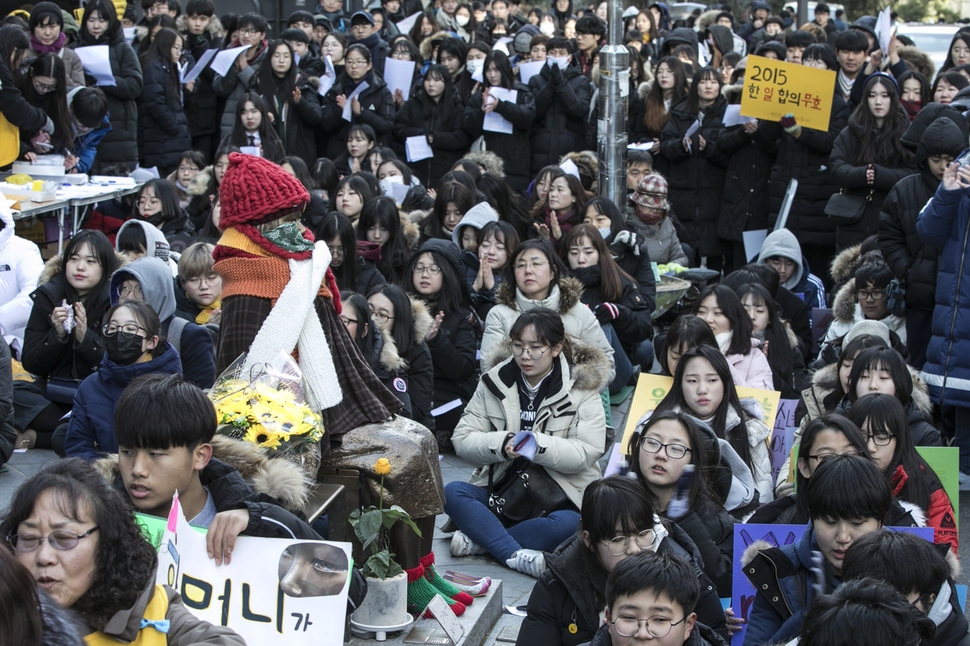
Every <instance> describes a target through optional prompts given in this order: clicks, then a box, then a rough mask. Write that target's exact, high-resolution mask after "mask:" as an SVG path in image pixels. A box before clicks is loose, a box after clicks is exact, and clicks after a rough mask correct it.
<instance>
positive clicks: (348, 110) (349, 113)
mask: <svg viewBox="0 0 970 646" xmlns="http://www.w3.org/2000/svg"><path fill="white" fill-rule="evenodd" d="M369 87H370V83H368V82H367V81H361V82H360V85H358V86H357V87H356V88H354V91H353V92H351V93H350V96H348V97H347V102H346V103H344V109H343V112H342V113H341V115H340V116H342V117H343V120H344V121H353V120H354V99H356V98H357V97H359V96H360V93H361V92H363V91H364V90H366V89H367V88H369Z"/></svg>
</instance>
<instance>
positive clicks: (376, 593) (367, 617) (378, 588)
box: [350, 458, 421, 626]
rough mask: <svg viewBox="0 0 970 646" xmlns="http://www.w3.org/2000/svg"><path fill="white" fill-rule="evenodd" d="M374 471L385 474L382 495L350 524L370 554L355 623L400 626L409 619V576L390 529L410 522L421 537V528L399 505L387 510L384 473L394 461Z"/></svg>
mask: <svg viewBox="0 0 970 646" xmlns="http://www.w3.org/2000/svg"><path fill="white" fill-rule="evenodd" d="M374 472H375V473H376V474H377V475H379V476H380V477H381V488H380V498H379V500H378V504H377V506H376V507H375V506H374V505H370V506H369V507H362V508H360V509H355V510H354V511H353V512H352V513H351V514H350V524H351V526H352V527H353V528H354V534H356V536H357V539H358V540H359V541H360V542H361V545H362V546H363V548H364V550H365V551H366V550H367V549H368V548H369V549H370V556H369V557H367V560H366V561H365V562H364V565H363V567H362V568H361V571H362V572H363V574H364V576H365V577H367V596H366V597H364V601H363V602H362V603H361V604H360V606H359V607H358V608H357V609H356V610H355V611H354V614H353V619H354V622H355V623H357V624H360V625H366V626H398V625H401V624H402V623H403V622H405V621H407V619H408V611H407V597H408V575H407V573H406V572H405V571H404V570H403V569H402V568H401V565H400V564H399V563H398V562H397V561H395V560H394V554H392V553H391V550H390V530H391V527H393V526H394V524H395V523H397V522H398V521H400V522H403V523H405V524H407V525H408V526H409V527H410V528H411V529H413V530H414V532H415V533H416V534H417V535H418V536H421V530H419V529H418V526H417V525H415V524H414V521H413V520H411V516H410V515H409V514H408V512H406V511H404V509H402V508H401V507H399V506H398V505H391V506H390V507H389V508H387V509H384V476H385V475H388V474H389V473H390V472H391V463H390V462H389V461H388V459H387V458H380V459H379V460H378V461H377V463H376V464H375V465H374Z"/></svg>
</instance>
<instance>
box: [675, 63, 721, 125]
mask: <svg viewBox="0 0 970 646" xmlns="http://www.w3.org/2000/svg"><path fill="white" fill-rule="evenodd" d="M711 79H714V80H715V81H717V91H718V95H717V97H716V98H715V99H714V101H715V102H717V101H721V100H723V97H722V96H721V94H720V92H721V88H722V87H724V79H723V78H722V77H721V73H720V72H718V71H717V68H714V67H710V66H708V67H702V68H701V69H699V70H697V71H696V72H694V77H693V78H692V79H691V82H690V90H688V92H687V98H685V99H684V100H683V102H682V103H681V106H682V107H684V108H685V109H686V111H687V112H688V113H689V114H697V113H698V112H699V111H700V109H701V99H700V97H699V96H698V95H697V86H698V85H700V84H701V81H709V80H711Z"/></svg>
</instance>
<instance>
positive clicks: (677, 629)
mask: <svg viewBox="0 0 970 646" xmlns="http://www.w3.org/2000/svg"><path fill="white" fill-rule="evenodd" d="M699 597H700V584H699V583H698V582H697V577H696V576H695V575H694V571H693V569H692V568H691V565H690V564H689V563H687V562H686V561H685V560H684V559H682V558H680V557H679V556H677V555H675V554H656V553H654V552H649V551H647V552H640V553H639V554H636V555H634V556H631V557H629V558H627V559H624V560H623V561H622V562H621V563H619V564H617V566H616V567H615V568H614V569H613V572H612V573H610V577H609V579H607V581H606V603H607V606H606V624H604V625H603V626H602V627H601V628H600V629H599V630H598V631H597V633H596V635H595V636H594V637H593V641H592V642H590V644H591V646H630V645H633V644H639V643H642V642H644V641H649V643H651V644H657V645H658V646H681V645H682V644H690V646H702V645H713V646H719V645H721V644H724V640H723V639H722V638H721V636H720V635H718V634H717V633H716V632H714V630H712V629H711V628H709V627H707V626H705V625H704V624H702V623H700V622H698V621H697V614H696V613H695V612H694V608H695V607H696V606H697V600H698V598H699Z"/></svg>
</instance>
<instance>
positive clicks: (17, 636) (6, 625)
mask: <svg viewBox="0 0 970 646" xmlns="http://www.w3.org/2000/svg"><path fill="white" fill-rule="evenodd" d="M0 606H2V607H3V608H4V609H8V608H9V610H7V612H5V613H4V617H3V636H4V639H5V640H7V639H9V640H10V641H9V642H8V643H10V644H22V645H24V646H42V645H43V644H44V642H45V640H44V616H43V614H41V609H40V598H39V597H38V596H37V583H35V582H34V579H33V577H32V576H31V575H30V572H28V571H27V568H25V567H24V566H22V565H21V564H20V563H19V562H17V559H15V558H14V556H13V555H12V554H11V553H10V552H9V551H7V550H0Z"/></svg>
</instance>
